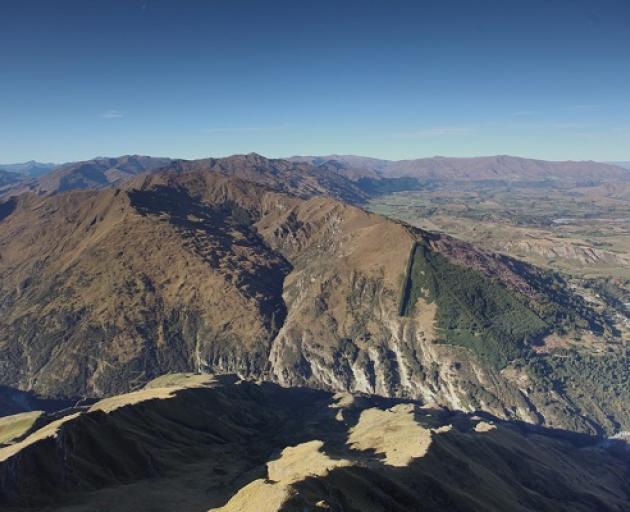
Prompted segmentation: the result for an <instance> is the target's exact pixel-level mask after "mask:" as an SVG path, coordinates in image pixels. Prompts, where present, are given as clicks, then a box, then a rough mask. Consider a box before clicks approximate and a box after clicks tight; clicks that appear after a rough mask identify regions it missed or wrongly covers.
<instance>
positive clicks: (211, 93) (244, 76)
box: [0, 0, 630, 162]
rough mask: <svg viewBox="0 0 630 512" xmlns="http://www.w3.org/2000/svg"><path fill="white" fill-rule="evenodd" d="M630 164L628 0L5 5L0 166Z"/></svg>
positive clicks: (1, 16) (0, 18)
mask: <svg viewBox="0 0 630 512" xmlns="http://www.w3.org/2000/svg"><path fill="white" fill-rule="evenodd" d="M250 151H256V152H259V153H261V154H264V155H267V156H276V157H277V156H289V155H293V154H328V153H353V154H362V155H368V156H376V157H383V158H391V159H402V158H415V157H423V156H433V155H438V154H440V155H447V156H476V155H488V154H514V155H521V156H528V157H536V158H545V159H595V160H630V1H627V0H597V1H596V0H588V1H586V0H528V1H524V0H523V1H517V0H501V1H494V0H476V1H471V0H458V1H455V0H440V1H437V0H436V1H421V0H415V1H396V0H393V1H392V0H389V1H385V0H382V1H369V0H360V1H359V0H357V1H354V0H353V1H344V0H321V1H314V0H311V1H301V0H283V1H276V0H256V1H254V0H177V1H176V0H107V1H105V0H98V1H97V0H72V1H71V0H54V1H52V0H40V1H33V0H12V1H11V0H0V162H10V161H23V160H27V159H38V160H44V161H56V162H60V161H68V160H77V159H87V158H91V157H94V156H97V155H107V156H112V155H120V154H128V153H141V154H151V155H156V156H173V157H184V158H196V157H203V156H210V155H212V156H221V155H228V154H232V153H244V152H250Z"/></svg>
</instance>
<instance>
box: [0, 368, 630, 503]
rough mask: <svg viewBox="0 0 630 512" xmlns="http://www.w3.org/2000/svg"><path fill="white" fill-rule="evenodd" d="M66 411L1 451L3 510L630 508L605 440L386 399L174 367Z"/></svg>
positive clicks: (623, 460)
mask: <svg viewBox="0 0 630 512" xmlns="http://www.w3.org/2000/svg"><path fill="white" fill-rule="evenodd" d="M65 414H66V415H65V416H62V417H59V415H57V416H44V417H40V419H39V420H38V422H39V423H38V425H35V426H32V427H31V428H30V429H29V428H28V427H25V428H26V430H25V431H23V432H22V434H21V437H20V438H19V439H16V440H14V441H13V444H10V445H8V446H6V447H4V448H0V484H1V485H0V506H2V507H3V510H7V511H12V510H16V509H19V510H24V508H23V507H28V508H29V509H30V510H48V511H59V512H60V511H66V512H71V511H72V512H82V511H94V510H117V511H139V510H151V511H154V512H166V511H180V510H187V511H191V512H205V511H208V510H212V511H226V512H227V511H241V512H248V511H252V512H254V511H256V512H260V511H270V512H271V511H277V510H282V511H298V510H299V511H301V512H302V511H305V510H306V511H316V510H331V511H338V512H340V511H347V510H362V511H369V512H381V511H382V512H385V511H396V512H403V511H408V510H426V511H436V512H437V511H444V510H452V511H459V512H472V511H480V510H483V511H488V512H491V511H497V512H498V511H501V512H505V511H514V512H534V511H536V512H544V511H553V512H558V511H566V512H569V511H571V512H575V511H584V512H586V511H591V510H598V511H602V512H605V511H611V512H613V511H615V512H620V511H625V510H628V506H627V505H628V502H629V500H630V488H629V486H628V481H627V476H628V474H629V471H630V465H629V463H628V459H627V457H624V455H623V454H621V453H615V452H614V451H613V450H612V447H605V446H603V445H601V444H598V440H597V439H594V438H588V437H587V436H577V435H572V436H570V435H568V434H567V433H563V432H561V431H550V430H543V429H531V428H527V427H526V426H524V425H519V424H510V423H505V422H501V421H497V420H496V419H494V418H489V417H487V416H486V417H484V418H481V417H478V416H470V415H465V414H461V413H450V412H448V411H445V410H443V409H435V408H434V409H423V408H420V407H419V406H418V405H417V404H415V403H403V402H400V401H395V400H384V399H379V398H376V397H366V396H356V395H354V396H353V395H350V394H338V395H332V394H331V393H325V392H317V391H313V390H305V389H283V388H280V387H278V386H276V385H271V384H262V385H256V384H253V383H250V382H236V383H235V382H234V380H233V379H230V378H227V377H218V378H212V377H211V376H208V375H206V376H199V375H197V376H186V375H170V376H166V377H163V378H160V379H158V380H157V381H155V382H153V383H151V384H150V386H148V387H147V388H146V389H143V390H139V391H137V392H135V393H132V394H129V395H122V396H116V397H112V398H109V399H106V400H103V401H102V402H99V403H97V404H94V405H93V406H91V407H90V408H85V409H83V410H74V411H67V412H66V413H65ZM8 420H12V421H13V423H14V424H15V423H17V422H18V421H22V423H24V419H23V418H16V419H12V418H8ZM6 422H7V420H5V423H6ZM42 425H43V426H42ZM23 430H24V428H23Z"/></svg>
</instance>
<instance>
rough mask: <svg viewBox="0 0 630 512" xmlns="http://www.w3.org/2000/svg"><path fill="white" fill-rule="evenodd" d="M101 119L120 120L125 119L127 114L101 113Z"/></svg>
mask: <svg viewBox="0 0 630 512" xmlns="http://www.w3.org/2000/svg"><path fill="white" fill-rule="evenodd" d="M99 117H100V118H102V119H120V118H122V117H125V113H124V112H123V111H122V110H106V111H105V112H101V113H100V114H99Z"/></svg>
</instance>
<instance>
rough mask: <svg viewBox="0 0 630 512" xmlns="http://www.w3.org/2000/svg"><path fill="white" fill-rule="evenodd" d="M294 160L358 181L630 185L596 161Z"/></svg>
mask: <svg viewBox="0 0 630 512" xmlns="http://www.w3.org/2000/svg"><path fill="white" fill-rule="evenodd" d="M290 160H292V161H298V162H308V163H311V164H313V165H316V166H326V167H331V166H334V167H336V168H337V169H338V172H340V173H341V174H343V175H345V176H348V177H349V178H351V179H354V180H358V179H361V178H373V179H379V178H403V177H407V178H416V179H419V180H425V181H426V180H432V181H490V180H501V181H508V182H533V181H561V182H573V183H577V184H581V183H588V184H592V183H599V182H606V181H615V180H624V181H630V172H628V170H627V169H625V168H622V167H620V166H618V165H611V164H606V163H600V162H593V161H576V162H573V161H564V162H550V161H546V160H534V159H530V158H519V157H513V156H507V155H498V156H488V157H476V158H449V157H441V156H438V157H433V158H420V159H416V160H398V161H391V160H379V159H375V158H366V157H361V156H354V155H329V156H294V157H291V158H290Z"/></svg>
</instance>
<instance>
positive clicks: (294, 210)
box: [0, 171, 591, 430]
mask: <svg viewBox="0 0 630 512" xmlns="http://www.w3.org/2000/svg"><path fill="white" fill-rule="evenodd" d="M418 244H421V245H422V247H426V250H427V251H429V252H430V253H431V254H433V253H435V254H440V255H441V256H440V257H442V258H443V259H444V261H447V262H449V265H455V266H456V268H462V269H473V270H474V271H475V272H477V273H478V275H477V274H476V277H475V279H477V280H481V282H485V280H492V282H493V283H498V284H493V286H500V287H501V289H503V288H505V289H509V290H510V291H511V293H512V292H513V293H514V294H516V295H518V298H517V299H515V300H516V301H517V302H518V301H522V302H523V304H525V305H524V306H523V307H527V308H529V309H531V310H536V308H537V307H538V305H540V304H539V303H543V302H545V301H546V302H550V303H554V300H556V301H559V300H560V299H558V297H556V296H551V295H550V292H549V290H550V288H548V287H547V285H546V284H545V280H544V279H543V277H542V276H541V275H540V274H539V273H538V271H537V270H536V269H534V268H533V267H522V266H519V264H516V263H515V262H513V261H512V260H509V259H505V258H501V257H495V256H492V255H489V254H486V253H482V252H480V251H477V250H476V249H474V248H472V247H471V246H468V245H466V244H462V243H461V242H455V241H453V240H450V239H448V238H445V237H438V236H435V235H430V234H428V233H425V232H422V231H418V230H413V229H411V228H410V227H408V226H406V225H404V224H401V223H397V222H393V221H391V220H388V219H386V218H384V217H380V216H377V215H374V214H370V213H367V212H365V211H363V210H361V209H359V208H356V207H352V206H349V205H346V204H343V203H340V202H337V201H334V200H332V199H328V198H323V197H313V198H310V199H304V198H297V197H294V196H290V195H286V194H281V193H277V192H273V191H271V190H269V189H265V188H261V187H260V186H256V185H254V184H252V183H250V182H245V181H241V180H238V179H235V178H228V177H225V176H221V175H218V174H215V173H209V172H194V171H191V172H187V173H184V174H180V173H169V172H164V173H157V174H155V175H152V176H149V177H142V178H139V179H138V180H137V181H135V182H132V183H131V184H130V185H129V186H128V187H126V188H124V189H122V190H105V191H101V192H73V193H69V194H60V195H56V196H53V197H49V198H39V197H35V196H21V198H20V199H19V201H18V204H16V205H15V206H14V208H13V210H12V212H11V213H9V214H8V215H7V216H6V217H5V218H4V219H3V220H2V221H1V222H0V278H1V281H0V283H1V284H0V332H1V333H2V336H1V337H0V360H1V361H0V364H1V365H2V367H1V370H2V371H1V372H0V383H1V384H4V385H7V386H12V387H15V388H19V389H23V390H33V391H35V392H37V393H40V394H42V395H45V396H86V395H87V396H105V395H111V394H115V393H119V392H125V391H128V390H131V389H135V388H136V387H137V386H139V385H141V384H142V383H144V382H146V381H148V380H150V379H151V378H154V377H155V376H157V375H160V374H163V373H167V372H173V371H197V372H231V373H236V374H238V375H240V376H241V377H245V378H253V379H268V380H273V381H277V382H279V383H281V384H283V385H287V386H297V385H299V386H302V385H304V386H311V387H317V388H325V389H329V390H336V391H351V392H366V393H375V394H379V395H384V396H392V397H409V398H414V399H419V400H421V401H423V402H424V403H427V404H429V403H432V404H440V405H443V406H447V407H449V408H453V409H461V410H464V411H473V410H477V409H479V410H485V411H488V412H490V413H492V414H495V415H497V416H499V417H503V418H508V417H509V418H515V419H521V420H524V421H527V422H539V421H543V420H544V421H546V422H547V423H552V424H554V425H556V426H565V427H570V428H574V429H578V430H588V429H590V428H591V426H590V425H589V424H588V423H587V422H580V421H577V422H576V421H575V420H574V419H571V420H569V418H568V415H567V413H566V410H562V408H557V407H555V408H554V409H553V410H549V411H547V408H546V405H545V400H546V398H545V395H544V393H543V394H531V393H529V392H528V391H527V387H528V386H529V387H531V383H525V384H523V382H525V381H523V379H520V380H519V379H518V378H513V373H512V374H511V373H509V372H508V373H506V372H504V371H502V369H501V368H496V367H493V366H492V365H490V364H488V363H487V362H485V361H483V360H481V359H480V358H479V357H478V356H477V355H475V354H474V352H472V351H471V350H470V349H467V348H463V347H461V346H457V344H453V343H443V342H442V341H443V338H444V326H443V323H444V313H443V312H442V313H440V307H442V306H440V307H438V305H439V304H440V303H439V300H438V299H439V297H444V296H445V295H444V294H445V293H446V294H448V290H447V291H442V292H441V293H442V295H437V294H436V293H434V292H435V291H434V292H431V293H429V292H428V291H427V293H424V292H423V289H419V291H418V290H416V295H415V296H414V297H415V298H414V301H413V304H412V305H411V307H406V308H403V309H405V311H403V310H402V309H401V301H403V300H408V299H405V298H404V290H405V287H406V286H407V285H408V280H409V275H410V271H411V268H410V266H412V265H413V261H412V260H413V257H414V248H415V247H416V246H417V245H418ZM434 270H435V269H434ZM440 271H441V270H440ZM421 272H422V271H421ZM436 276H437V277H439V276H438V274H436ZM421 288H422V287H421ZM475 290H476V291H475ZM484 290H485V288H481V287H479V286H478V287H477V288H475V289H474V290H473V291H474V293H473V294H472V295H474V294H475V293H476V294H481V295H482V297H481V299H480V300H481V301H482V302H484V301H485V302H488V301H489V299H488V301H486V298H484V297H483V294H484V293H485V291H484ZM462 293H463V292H462ZM466 293H468V292H466ZM562 293H565V292H562ZM523 297H528V298H527V300H525V299H524V298H523ZM563 297H564V295H562V297H560V298H562V300H565V298H563ZM471 300H473V302H475V301H476V300H477V299H475V297H472V299H471ZM495 302H496V300H495ZM546 302H545V303H546ZM515 303H516V302H515ZM518 303H519V304H520V302H518ZM460 306H461V308H464V309H466V307H468V306H462V305H460ZM460 306H458V305H457V304H455V307H456V308H457V307H460ZM461 308H460V309H461ZM485 309H488V308H485ZM529 309H528V311H529ZM501 313H502V314H503V313H505V312H504V311H502V312H501ZM440 314H442V316H441V317H440ZM493 314H494V313H493V312H492V311H489V312H485V313H484V315H485V316H484V321H491V320H492V319H493V318H494V317H493V316H492V315H493ZM536 314H538V313H536ZM465 327H466V328H468V329H469V330H470V329H472V327H470V326H465ZM475 329H476V327H475ZM473 330H474V329H473ZM471 332H472V331H471ZM483 332H484V331H482V330H477V331H474V332H472V334H471V336H477V338H479V339H481V340H483ZM478 333H482V334H478ZM516 338H517V336H516V335H515V337H514V339H511V338H509V339H508V340H507V341H508V342H509V343H514V344H515V346H520V345H522V344H523V343H525V341H526V340H525V341H524V340H523V339H521V338H522V336H521V338H518V339H516ZM502 342H503V341H501V343H502ZM521 384H523V385H521ZM559 400H560V401H562V400H563V398H562V396H560V397H559Z"/></svg>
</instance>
